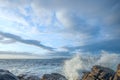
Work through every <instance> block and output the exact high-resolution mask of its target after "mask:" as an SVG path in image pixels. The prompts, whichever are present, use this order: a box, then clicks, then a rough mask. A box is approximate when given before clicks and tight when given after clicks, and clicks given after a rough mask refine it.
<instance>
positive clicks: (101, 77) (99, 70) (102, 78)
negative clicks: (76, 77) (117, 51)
mask: <svg viewBox="0 0 120 80" xmlns="http://www.w3.org/2000/svg"><path fill="white" fill-rule="evenodd" d="M114 73H115V72H114V71H113V70H111V69H109V68H106V67H102V66H98V65H96V66H93V68H92V70H91V72H87V73H85V74H84V75H83V77H82V80H110V78H112V77H113V75H114Z"/></svg>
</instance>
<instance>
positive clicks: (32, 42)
mask: <svg viewBox="0 0 120 80" xmlns="http://www.w3.org/2000/svg"><path fill="white" fill-rule="evenodd" d="M0 35H1V36H3V37H5V38H10V39H12V40H15V41H17V42H21V43H24V44H28V45H34V46H37V47H40V48H43V49H46V50H50V51H51V50H53V49H54V48H52V47H48V46H45V45H43V44H41V43H40V41H37V40H26V39H23V38H21V37H20V36H17V35H14V34H10V33H5V32H0ZM6 43H7V42H6ZM11 43H13V42H11Z"/></svg>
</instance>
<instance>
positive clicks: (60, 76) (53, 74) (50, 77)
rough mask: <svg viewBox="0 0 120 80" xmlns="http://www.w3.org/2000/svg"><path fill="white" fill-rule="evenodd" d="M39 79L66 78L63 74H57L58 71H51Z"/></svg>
mask: <svg viewBox="0 0 120 80" xmlns="http://www.w3.org/2000/svg"><path fill="white" fill-rule="evenodd" d="M41 80H67V79H66V78H65V76H63V75H61V74H58V73H52V74H44V75H43V77H42V79H41Z"/></svg>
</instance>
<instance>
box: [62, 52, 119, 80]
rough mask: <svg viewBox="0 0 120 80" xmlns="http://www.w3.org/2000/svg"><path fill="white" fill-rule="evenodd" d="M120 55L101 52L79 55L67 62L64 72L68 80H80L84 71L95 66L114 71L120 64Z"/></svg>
mask: <svg viewBox="0 0 120 80" xmlns="http://www.w3.org/2000/svg"><path fill="white" fill-rule="evenodd" d="M119 60H120V54H116V53H108V52H106V51H101V53H100V54H90V53H79V54H77V55H75V56H74V57H73V58H72V59H70V60H66V61H65V63H64V69H63V72H64V74H65V76H66V77H67V78H68V80H77V79H80V78H81V76H82V74H83V72H84V71H89V70H90V69H91V68H92V66H94V65H101V66H104V67H109V68H111V69H113V70H115V69H116V66H117V65H118V64H119V63H120V61H119Z"/></svg>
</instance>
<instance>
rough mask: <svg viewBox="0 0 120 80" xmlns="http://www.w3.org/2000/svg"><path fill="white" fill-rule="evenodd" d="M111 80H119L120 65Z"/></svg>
mask: <svg viewBox="0 0 120 80" xmlns="http://www.w3.org/2000/svg"><path fill="white" fill-rule="evenodd" d="M113 80H120V64H119V65H118V67H117V71H116V73H115V76H114V79H113Z"/></svg>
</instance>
